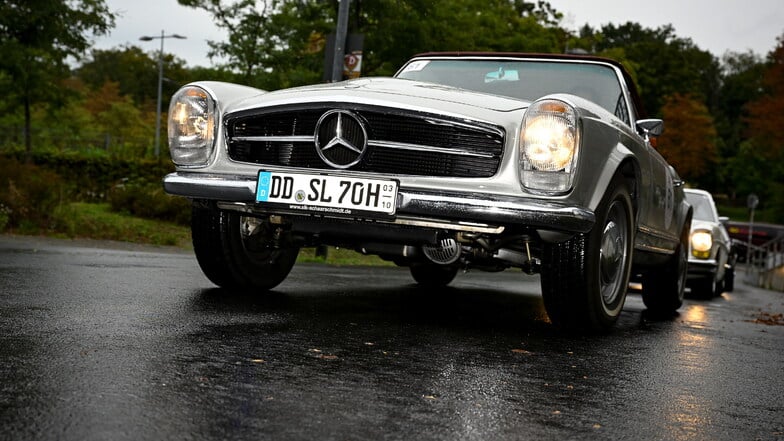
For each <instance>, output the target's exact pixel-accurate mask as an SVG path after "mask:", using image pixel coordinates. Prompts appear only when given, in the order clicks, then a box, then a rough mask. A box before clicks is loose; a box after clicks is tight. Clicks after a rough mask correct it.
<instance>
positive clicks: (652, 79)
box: [582, 22, 721, 115]
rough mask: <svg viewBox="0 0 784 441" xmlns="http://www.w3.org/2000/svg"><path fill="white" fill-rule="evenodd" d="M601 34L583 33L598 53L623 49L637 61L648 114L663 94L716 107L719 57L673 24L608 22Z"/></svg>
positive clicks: (654, 111)
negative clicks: (682, 35)
mask: <svg viewBox="0 0 784 441" xmlns="http://www.w3.org/2000/svg"><path fill="white" fill-rule="evenodd" d="M582 32H586V31H585V30H583V31H582ZM599 34H600V35H593V36H589V35H587V34H582V35H584V38H586V39H588V41H590V42H591V44H593V48H594V49H595V50H596V51H597V52H603V51H607V50H610V49H613V48H623V50H624V54H625V56H626V57H627V58H628V59H629V60H633V61H635V62H636V66H637V69H636V77H637V81H638V86H639V89H640V95H641V98H642V100H643V102H644V103H645V107H646V109H647V111H648V112H649V113H651V114H654V115H655V114H658V113H659V112H660V109H661V108H662V104H663V101H662V100H663V99H664V97H667V96H670V95H673V94H676V93H678V94H689V95H692V96H694V97H697V98H699V99H700V100H701V101H703V102H704V103H706V104H707V105H708V108H709V109H713V108H714V107H715V105H716V100H717V96H718V93H719V89H720V85H721V81H720V80H721V69H720V66H719V62H718V60H717V59H716V58H715V57H714V56H713V55H711V54H710V52H707V51H703V50H701V49H699V48H698V47H697V46H695V45H694V43H693V42H692V41H691V39H688V38H686V39H684V38H679V37H677V36H676V35H675V32H674V30H673V28H672V26H670V25H666V26H662V27H659V28H657V29H646V28H643V27H642V26H641V25H640V24H638V23H632V22H627V23H625V24H622V25H619V26H616V25H613V24H608V25H605V26H603V27H602V28H601V29H600V30H599Z"/></svg>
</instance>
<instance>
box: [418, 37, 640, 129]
mask: <svg viewBox="0 0 784 441" xmlns="http://www.w3.org/2000/svg"><path fill="white" fill-rule="evenodd" d="M418 57H428V58H433V57H444V58H454V57H471V58H477V57H486V58H504V57H508V58H540V59H543V60H583V61H596V62H601V63H607V64H611V65H613V66H615V67H617V68H618V69H619V70H620V71H621V72H622V73H623V77H624V80H625V81H626V85H627V87H628V88H629V93H630V94H631V98H632V101H634V106H635V107H636V108H637V113H638V117H639V118H645V117H646V115H647V113H646V111H645V106H643V103H642V99H641V98H640V95H639V93H638V92H637V83H635V82H634V79H633V78H632V76H631V75H630V74H629V71H628V70H626V68H625V67H624V66H623V64H621V63H620V62H619V61H617V60H613V59H612V58H606V57H599V56H596V55H582V54H551V53H536V52H479V51H476V52H470V51H469V52H463V51H456V52H422V53H419V54H416V55H414V56H412V57H411V58H418Z"/></svg>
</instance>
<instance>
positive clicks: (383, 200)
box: [256, 170, 398, 216]
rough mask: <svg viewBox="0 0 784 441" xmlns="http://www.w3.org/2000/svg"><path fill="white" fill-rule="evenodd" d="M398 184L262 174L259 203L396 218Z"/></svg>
mask: <svg viewBox="0 0 784 441" xmlns="http://www.w3.org/2000/svg"><path fill="white" fill-rule="evenodd" d="M397 188H398V182H397V181H395V180H385V179H365V178H350V177H345V176H332V175H319V174H301V173H278V172H270V171H264V170H262V171H260V172H259V179H258V183H257V184H256V202H258V203H262V204H268V203H274V204H284V205H285V206H286V207H287V208H289V209H293V210H303V211H309V212H314V213H323V214H337V215H347V216H351V215H355V214H361V213H378V214H385V215H394V214H395V208H396V206H397V203H396V202H397Z"/></svg>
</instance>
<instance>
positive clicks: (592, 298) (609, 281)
mask: <svg viewBox="0 0 784 441" xmlns="http://www.w3.org/2000/svg"><path fill="white" fill-rule="evenodd" d="M633 243H634V214H633V212H632V202H631V196H630V191H629V187H628V186H627V184H626V182H625V180H624V179H623V178H622V177H616V178H615V179H614V180H613V181H612V182H611V183H610V185H609V187H608V192H607V194H605V196H604V198H603V199H602V202H601V203H600V204H599V206H598V207H597V209H596V223H595V224H594V227H593V229H592V230H591V231H590V232H589V233H587V234H580V235H577V236H575V237H573V238H572V239H569V240H567V241H565V242H562V243H555V244H548V245H546V246H545V247H544V250H543V252H544V254H543V257H544V259H543V266H542V272H541V281H542V297H543V300H544V306H545V310H546V311H547V315H548V316H549V317H550V321H551V322H552V323H553V324H554V325H556V326H558V327H561V328H565V329H569V330H576V329H585V330H589V331H604V330H607V329H609V328H611V327H612V326H613V325H614V324H615V322H616V321H617V320H618V317H619V316H620V313H621V309H622V308H623V305H624V302H625V301H626V291H627V288H628V285H629V275H630V273H631V262H632V246H633Z"/></svg>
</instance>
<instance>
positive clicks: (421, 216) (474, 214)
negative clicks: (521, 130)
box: [163, 172, 595, 233]
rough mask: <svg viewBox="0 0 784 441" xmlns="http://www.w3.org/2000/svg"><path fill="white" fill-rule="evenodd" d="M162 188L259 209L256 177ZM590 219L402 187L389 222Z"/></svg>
mask: <svg viewBox="0 0 784 441" xmlns="http://www.w3.org/2000/svg"><path fill="white" fill-rule="evenodd" d="M163 187H164V190H165V191H166V192H167V193H169V194H172V195H176V196H184V197H188V198H193V199H209V200H215V201H219V202H221V204H219V205H221V206H233V207H234V209H238V210H240V211H242V209H241V208H240V206H252V207H253V211H254V212H256V211H262V212H263V211H264V209H263V208H262V207H259V206H258V204H256V202H255V197H256V179H255V178H248V177H247V176H234V177H227V176H226V175H217V174H206V173H189V172H175V173H170V174H168V175H166V177H164V179H163ZM227 208H228V207H227ZM298 214H301V213H298ZM594 219H595V217H594V213H593V212H592V211H591V210H588V209H586V208H582V207H575V206H570V205H564V204H558V203H555V202H551V201H544V200H538V199H520V198H514V197H503V196H493V197H491V196H489V195H487V194H480V193H476V194H455V193H448V192H425V191H421V190H417V191H411V190H407V189H406V188H404V187H403V188H401V189H400V190H399V191H398V207H397V212H396V219H395V221H394V222H395V223H400V224H408V225H420V226H425V225H427V224H431V225H433V226H435V225H451V226H459V225H464V226H468V228H467V229H470V230H475V231H476V230H477V229H478V227H481V225H480V224H485V225H486V226H487V227H488V228H490V230H492V229H493V228H495V229H499V228H500V230H499V231H498V232H500V231H501V230H503V229H504V226H513V225H517V226H525V227H530V228H534V229H537V230H544V231H554V232H564V233H586V232H588V231H590V229H591V227H592V226H593V224H594ZM493 226H495V227H493ZM454 229H460V228H454ZM479 229H480V230H481V228H479ZM490 230H488V232H491V231H490Z"/></svg>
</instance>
